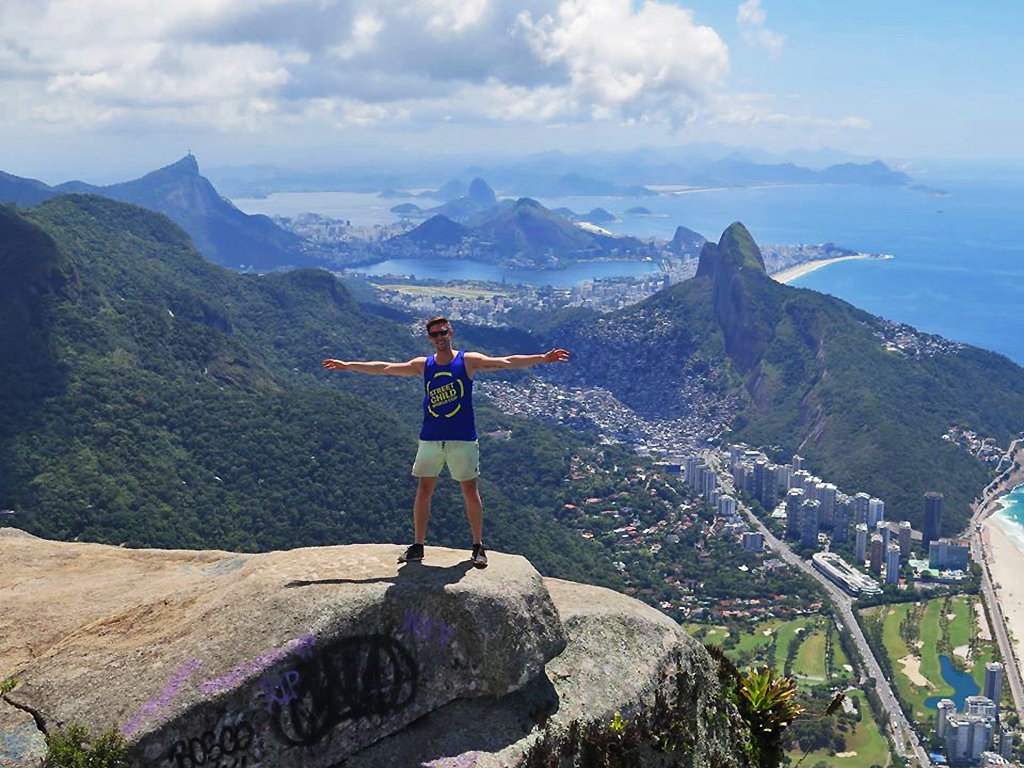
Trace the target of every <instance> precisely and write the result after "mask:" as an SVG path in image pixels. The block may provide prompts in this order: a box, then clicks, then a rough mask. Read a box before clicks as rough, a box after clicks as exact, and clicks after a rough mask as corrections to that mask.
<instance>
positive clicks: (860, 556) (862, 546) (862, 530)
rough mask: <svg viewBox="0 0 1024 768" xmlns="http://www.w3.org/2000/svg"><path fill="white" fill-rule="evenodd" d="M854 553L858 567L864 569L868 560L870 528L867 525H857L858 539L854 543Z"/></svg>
mask: <svg viewBox="0 0 1024 768" xmlns="http://www.w3.org/2000/svg"><path fill="white" fill-rule="evenodd" d="M853 551H854V559H855V560H856V561H857V567H858V568H861V567H863V566H864V561H865V560H867V559H868V527H867V525H866V524H865V523H859V524H858V525H857V539H856V541H854V545H853Z"/></svg>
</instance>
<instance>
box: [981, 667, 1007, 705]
mask: <svg viewBox="0 0 1024 768" xmlns="http://www.w3.org/2000/svg"><path fill="white" fill-rule="evenodd" d="M983 693H984V694H985V696H987V697H988V698H990V699H991V700H992V701H994V702H995V703H996V707H997V708H998V707H999V702H1000V701H1001V700H1002V696H1003V665H1002V664H1000V663H999V662H998V661H990V662H989V663H988V664H986V665H985V689H984V691H983Z"/></svg>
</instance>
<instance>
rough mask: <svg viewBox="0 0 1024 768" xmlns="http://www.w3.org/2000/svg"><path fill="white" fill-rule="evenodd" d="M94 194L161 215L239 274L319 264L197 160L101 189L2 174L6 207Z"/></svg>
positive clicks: (0, 185)
mask: <svg viewBox="0 0 1024 768" xmlns="http://www.w3.org/2000/svg"><path fill="white" fill-rule="evenodd" d="M72 193H88V194H96V195H102V196H103V197H108V198H110V199H112V200H120V201H121V202H126V203H133V204H135V205H139V206H142V207H143V208H148V209H150V210H153V211H159V212H160V213H163V214H164V215H166V216H168V217H169V218H170V219H171V220H172V221H174V222H175V223H177V224H178V225H179V226H181V227H182V229H184V230H185V231H186V232H188V234H189V236H190V237H191V238H192V241H193V242H194V243H195V246H196V248H198V249H199V251H200V252H201V253H202V254H203V255H204V256H206V258H208V259H209V260H210V261H212V262H214V263H216V264H221V265H223V266H227V267H231V268H233V269H250V270H274V269H282V268H286V267H294V266H308V265H312V264H316V263H318V262H317V260H316V259H315V258H314V257H312V256H311V255H310V254H309V253H308V252H306V251H305V250H304V249H303V240H302V238H300V237H298V236H297V235H294V234H292V233H291V232H288V231H286V230H284V229H282V228H281V227H279V226H277V225H276V224H275V223H274V222H273V221H271V220H270V219H269V218H268V217H266V216H259V215H257V216H251V215H249V214H247V213H243V212H242V211H240V210H238V209H237V208H236V207H235V206H234V205H232V204H231V202H230V201H229V200H227V199H225V198H224V197H221V195H220V194H218V192H217V190H216V189H214V187H213V185H212V184H211V183H210V182H209V181H208V180H207V179H205V178H204V177H203V176H201V175H200V174H199V164H198V162H197V161H196V158H195V156H194V155H191V154H189V155H186V156H185V157H183V158H182V159H181V160H179V161H178V162H176V163H173V164H171V165H168V166H166V167H165V168H160V169H159V170H156V171H153V172H152V173H148V174H146V175H145V176H143V177H142V178H139V179H135V180H133V181H126V182H123V183H120V184H112V185H110V186H105V187H98V186H94V185H92V184H87V183H85V182H82V181H69V182H65V183H63V184H58V185H57V186H55V187H51V186H48V185H47V184H44V183H43V182H41V181H36V180H34V179H23V178H19V177H17V176H12V175H10V174H6V173H0V202H7V203H15V204H17V205H21V206H32V205H36V204H37V203H40V202H42V201H44V200H49V199H50V198H52V197H56V196H57V195H60V194H72Z"/></svg>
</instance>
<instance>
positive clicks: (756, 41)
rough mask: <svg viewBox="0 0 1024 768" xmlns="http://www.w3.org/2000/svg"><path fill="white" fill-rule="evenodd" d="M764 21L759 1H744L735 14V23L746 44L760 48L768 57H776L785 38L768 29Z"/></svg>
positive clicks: (783, 45) (765, 19) (765, 18)
mask: <svg viewBox="0 0 1024 768" xmlns="http://www.w3.org/2000/svg"><path fill="white" fill-rule="evenodd" d="M766 21H767V17H766V16H765V12H764V9H763V8H762V7H761V0H744V2H743V4H742V5H740V7H739V10H738V11H737V12H736V23H737V24H739V27H740V30H741V31H742V33H743V39H744V40H745V41H746V42H747V44H748V45H752V46H754V47H757V48H762V49H763V50H765V51H766V52H767V53H768V55H769V56H778V55H779V54H780V53H782V49H783V47H785V45H786V38H785V37H783V36H782V35H780V34H778V33H776V32H773V31H771V30H770V29H768V28H767V27H766V26H765V24H766Z"/></svg>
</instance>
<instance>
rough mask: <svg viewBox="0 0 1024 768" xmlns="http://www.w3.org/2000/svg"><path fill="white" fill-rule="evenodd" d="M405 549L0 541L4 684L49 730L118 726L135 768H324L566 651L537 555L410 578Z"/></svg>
mask: <svg viewBox="0 0 1024 768" xmlns="http://www.w3.org/2000/svg"><path fill="white" fill-rule="evenodd" d="M400 551H401V548H400V547H397V546H388V545H359V546H345V547H325V548H318V549H299V550H293V551H289V552H272V553H268V554H262V555H246V556H242V555H234V554H231V553H226V552H186V551H171V552H168V551H153V550H129V549H120V548H117V547H106V546H100V545H87V544H64V543H56V542H49V541H44V540H42V539H37V538H34V537H30V536H26V535H24V534H20V533H17V532H12V531H11V530H9V529H7V530H3V531H0V583H2V584H3V585H4V587H5V590H4V592H5V594H4V610H3V611H0V638H2V639H0V678H7V677H10V676H12V675H13V676H16V677H17V679H18V681H19V684H18V686H17V688H15V689H14V690H13V691H12V692H11V693H9V694H8V695H7V696H6V698H7V699H8V700H9V702H10V704H12V705H14V706H16V707H19V708H22V709H23V710H25V711H31V712H34V713H37V715H38V717H39V718H40V719H41V721H42V722H43V723H44V724H45V725H46V727H53V726H54V725H59V724H62V723H68V722H72V721H74V722H80V723H83V724H85V725H87V726H88V727H89V728H91V729H93V730H100V729H103V728H106V727H109V726H112V725H113V726H117V727H119V728H121V730H122V731H123V732H125V733H126V734H127V735H129V737H130V738H131V739H132V740H133V741H134V742H135V745H136V746H135V752H136V755H137V763H138V764H139V765H146V766H149V765H154V766H156V765H177V766H186V765H187V766H191V765H203V764H205V765H225V766H230V765H234V764H235V761H236V760H240V758H242V757H244V758H245V760H240V762H238V764H239V765H242V764H245V765H246V766H247V767H248V768H252V766H254V765H263V766H267V767H268V768H290V767H291V766H295V767H296V768H300V767H301V768H316V767H317V766H329V765H333V764H335V763H337V762H338V761H340V760H342V759H343V758H345V757H346V756H348V755H350V754H353V753H355V752H357V751H359V750H360V749H362V748H363V747H365V746H367V745H369V744H371V743H373V742H374V741H377V740H378V739H380V738H381V737H382V736H386V735H387V734H389V733H392V732H395V731H397V730H399V729H401V728H402V727H403V726H405V725H407V724H408V723H410V722H412V721H414V720H416V719H417V718H419V717H421V716H422V715H424V714H426V713H428V712H430V711H432V710H435V709H437V708H438V707H441V706H443V705H444V704H447V703H448V702H450V701H453V700H455V699H458V698H468V697H478V696H490V697H496V696H502V695H504V694H507V693H509V692H510V691H514V690H516V689H518V688H521V687H522V686H524V685H525V684H526V683H528V682H529V681H530V680H533V679H534V678H536V677H537V676H538V675H539V674H540V673H541V672H542V670H543V667H544V664H545V663H546V662H547V661H549V660H550V659H551V658H553V657H554V656H556V655H557V654H558V653H559V652H561V650H562V649H563V648H564V646H565V637H564V634H563V630H562V625H561V622H560V620H559V616H558V612H557V611H556V609H555V607H554V604H553V603H552V601H551V598H550V597H549V595H548V592H547V589H546V588H545V586H544V583H543V581H542V580H541V577H540V575H539V574H538V573H537V571H536V570H534V568H533V567H532V566H531V565H530V564H529V563H528V562H527V561H526V560H524V559H523V558H521V557H515V556H510V555H501V554H498V553H495V554H493V555H492V558H491V567H490V568H488V569H486V570H478V569H474V568H473V567H472V566H471V564H470V563H469V562H468V561H467V559H466V553H465V552H457V551H453V550H446V549H437V548H431V549H430V550H429V561H428V562H427V563H426V564H423V565H418V564H417V565H407V566H403V567H401V568H399V567H398V566H397V565H396V562H395V560H396V556H397V555H398V554H399V552H400ZM2 743H5V742H4V741H0V744H2ZM21 754H22V755H24V754H25V750H21ZM5 759H8V760H17V759H18V755H7V756H5ZM16 764H25V765H27V764H28V763H16Z"/></svg>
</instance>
